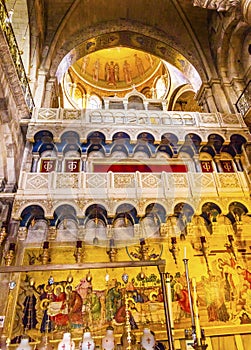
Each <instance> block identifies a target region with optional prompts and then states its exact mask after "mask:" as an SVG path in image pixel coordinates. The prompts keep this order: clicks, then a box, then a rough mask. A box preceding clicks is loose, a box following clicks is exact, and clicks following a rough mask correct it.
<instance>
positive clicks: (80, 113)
mask: <svg viewBox="0 0 251 350" xmlns="http://www.w3.org/2000/svg"><path fill="white" fill-rule="evenodd" d="M62 121H63V122H64V125H66V126H69V124H70V125H71V126H73V122H74V125H77V126H78V125H79V124H88V123H89V124H92V125H93V124H96V125H100V124H109V125H110V126H112V125H115V124H130V125H132V124H134V125H155V126H161V125H163V126H174V127H176V126H179V125H180V126H182V125H183V126H186V127H198V126H201V127H203V126H209V127H227V126H231V127H232V126H235V127H236V128H238V127H240V128H243V127H245V126H246V125H245V123H244V122H243V120H242V118H241V116H240V115H239V114H221V113H198V112H180V111H150V110H142V111H138V110H133V109H131V110H118V109H96V110H91V109H81V110H76V109H63V108H35V109H34V111H33V115H32V119H31V122H34V127H36V126H37V127H40V126H39V124H40V123H42V124H48V125H49V124H54V123H55V122H60V123H61V122H62Z"/></svg>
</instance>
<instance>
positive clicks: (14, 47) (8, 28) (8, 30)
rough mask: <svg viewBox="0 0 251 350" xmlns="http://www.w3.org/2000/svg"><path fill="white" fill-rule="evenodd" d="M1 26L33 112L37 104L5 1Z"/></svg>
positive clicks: (28, 104)
mask: <svg viewBox="0 0 251 350" xmlns="http://www.w3.org/2000/svg"><path fill="white" fill-rule="evenodd" d="M0 26H1V30H2V31H3V33H4V36H5V39H6V42H7V44H8V46H9V52H10V54H11V57H12V59H13V62H14V64H15V68H16V72H17V75H18V79H19V81H20V84H21V87H22V90H23V93H24V98H25V101H26V104H27V106H28V108H29V111H30V112H32V110H33V108H34V106H35V104H34V101H33V97H32V94H31V90H30V86H29V81H28V78H27V76H26V73H25V69H24V65H23V62H22V58H21V55H20V50H19V48H18V44H17V41H16V37H15V34H14V31H13V28H12V25H11V23H10V18H9V15H8V12H7V9H6V7H5V5H4V3H3V1H0Z"/></svg>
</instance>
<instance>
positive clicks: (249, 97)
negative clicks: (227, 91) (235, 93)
mask: <svg viewBox="0 0 251 350" xmlns="http://www.w3.org/2000/svg"><path fill="white" fill-rule="evenodd" d="M236 107H237V109H238V112H239V113H240V114H241V115H242V117H243V118H244V117H245V116H246V114H247V112H248V111H249V110H250V109H251V80H249V82H248V84H247V86H246V87H245V89H244V90H243V92H242V94H241V95H240V97H239V98H238V100H237V102H236Z"/></svg>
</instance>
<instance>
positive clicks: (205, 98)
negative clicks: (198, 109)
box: [197, 83, 218, 113]
mask: <svg viewBox="0 0 251 350" xmlns="http://www.w3.org/2000/svg"><path fill="white" fill-rule="evenodd" d="M197 100H198V101H199V104H200V105H203V110H204V112H208V113H216V112H218V110H217V106H216V104H215V100H214V96H213V93H212V89H211V87H210V86H209V84H208V83H203V84H202V85H201V87H200V90H199V92H198V94H197Z"/></svg>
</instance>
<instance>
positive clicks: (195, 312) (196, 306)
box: [192, 278, 201, 346]
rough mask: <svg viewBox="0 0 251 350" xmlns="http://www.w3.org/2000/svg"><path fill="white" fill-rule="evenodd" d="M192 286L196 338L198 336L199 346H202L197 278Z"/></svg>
mask: <svg viewBox="0 0 251 350" xmlns="http://www.w3.org/2000/svg"><path fill="white" fill-rule="evenodd" d="M192 286H193V302H194V318H195V330H196V336H197V344H198V345H199V346H200V345H201V328H200V320H199V310H198V305H197V290H196V278H192Z"/></svg>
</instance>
